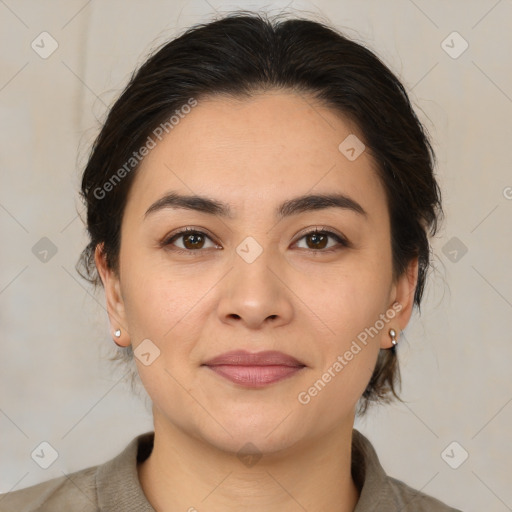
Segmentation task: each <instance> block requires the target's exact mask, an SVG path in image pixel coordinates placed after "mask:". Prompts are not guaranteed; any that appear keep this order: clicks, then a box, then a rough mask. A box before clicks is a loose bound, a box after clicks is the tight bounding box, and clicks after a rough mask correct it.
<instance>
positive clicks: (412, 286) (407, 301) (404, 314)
mask: <svg viewBox="0 0 512 512" xmlns="http://www.w3.org/2000/svg"><path fill="white" fill-rule="evenodd" d="M418 263H419V262H418V258H417V257H416V258H414V259H413V260H411V261H410V262H409V264H408V266H407V269H406V270H405V271H404V272H403V273H402V275H401V276H399V277H398V279H397V281H396V283H395V285H394V286H393V290H394V291H393V295H392V296H391V304H392V305H391V309H393V310H394V312H395V315H394V318H393V320H392V321H390V323H389V325H390V327H389V334H388V336H385V338H386V340H387V341H386V342H384V341H383V342H382V343H383V344H385V346H383V347H382V348H391V347H392V346H394V345H396V342H397V340H398V338H399V336H400V334H401V331H403V330H404V329H405V328H406V326H407V324H408V323H409V320H410V318H411V315H412V311H413V307H414V295H415V292H416V286H417V283H418ZM389 342H391V345H390V344H389Z"/></svg>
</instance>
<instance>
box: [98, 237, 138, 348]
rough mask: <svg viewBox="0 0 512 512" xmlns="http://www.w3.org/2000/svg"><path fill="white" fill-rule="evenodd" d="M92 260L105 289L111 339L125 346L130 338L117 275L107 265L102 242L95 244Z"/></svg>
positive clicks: (128, 343)
mask: <svg viewBox="0 0 512 512" xmlns="http://www.w3.org/2000/svg"><path fill="white" fill-rule="evenodd" d="M94 261H95V264H96V268H97V270H98V274H99V276H100V278H101V281H102V283H103V288H104V289H105V301H106V305H107V313H108V316H109V320H110V330H111V335H112V339H113V340H114V342H115V343H116V345H118V346H120V347H121V346H122V347H127V346H128V345H130V338H129V335H128V330H127V328H126V318H125V309H124V302H123V298H122V294H121V288H120V283H119V277H118V276H117V274H116V273H115V272H114V270H112V269H111V268H109V267H108V265H107V261H106V256H105V253H104V252H103V243H101V244H98V245H97V246H96V249H95V251H94Z"/></svg>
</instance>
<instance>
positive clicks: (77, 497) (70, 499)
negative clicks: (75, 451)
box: [0, 466, 99, 512]
mask: <svg viewBox="0 0 512 512" xmlns="http://www.w3.org/2000/svg"><path fill="white" fill-rule="evenodd" d="M97 469H98V466H94V467H90V468H86V469H82V470H80V471H76V472H75V473H71V474H69V475H65V476H62V477H57V478H53V479H51V480H48V481H46V482H42V483H39V484H36V485H32V486H30V487H26V488H25V489H20V490H18V491H13V492H8V493H6V494H3V495H0V512H50V511H51V512H54V511H55V510H73V512H75V511H76V512H96V511H98V510H99V508H98V503H97V499H96V471H97Z"/></svg>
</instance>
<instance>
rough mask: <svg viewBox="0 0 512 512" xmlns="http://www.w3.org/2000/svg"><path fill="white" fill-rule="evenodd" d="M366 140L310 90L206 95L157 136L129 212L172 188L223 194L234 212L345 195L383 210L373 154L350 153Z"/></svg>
mask: <svg viewBox="0 0 512 512" xmlns="http://www.w3.org/2000/svg"><path fill="white" fill-rule="evenodd" d="M358 135H359V137H358ZM347 137H348V139H347ZM354 137H357V139H355V138H354ZM360 139H362V136H361V134H360V133H358V129H357V127H355V126H354V125H353V124H351V123H349V122H348V121H347V120H345V119H343V118H342V117H341V116H340V115H338V114H336V113H335V112H333V111H332V110H331V109H328V108H327V107H325V106H322V105H321V104H320V103H318V102H316V101H315V100H314V99H313V98H311V97H309V96H306V95H303V94H297V93H292V92H265V93H261V94H257V95H255V96H253V97H251V98H247V99H246V98H244V99H237V98H236V99H235V98H232V97H227V96H216V97H211V98H208V99H203V100H200V101H198V103H197V105H196V106H195V107H193V108H192V109H191V110H190V112H189V113H188V114H186V115H184V116H183V117H182V118H181V119H180V120H179V122H178V123H177V124H175V125H174V126H173V128H172V129H171V130H170V131H169V133H168V134H166V135H165V136H164V137H163V138H162V140H161V141H157V140H156V142H157V144H156V147H154V149H152V150H150V152H149V154H148V155H147V156H146V157H145V158H144V160H143V161H142V163H141V165H140V167H139V169H138V170H137V171H136V176H135V178H134V181H133V183H132V186H131V190H130V197H129V201H128V204H127V209H128V208H130V209H136V210H137V212H138V214H143V211H142V210H143V209H144V212H145V211H146V210H145V209H146V208H148V207H149V205H150V204H151V203H152V202H154V201H155V200H157V199H159V198H160V197H161V196H162V195H164V194H165V193H166V191H168V190H177V191H181V192H182V193H186V194H192V193H194V194H204V195H208V196H211V197H218V198H222V199H223V201H225V202H228V203H229V204H231V205H233V210H234V211H235V212H236V211H239V210H242V209H245V208H247V207H250V206H251V205H252V206H254V207H255V208H257V207H259V208H260V209H261V208H262V206H263V204H265V203H269V202H271V203H272V204H274V203H277V202H282V201H283V200H285V199H286V198H289V197H291V196H296V195H302V194H306V193H313V192H319V193H329V192H341V193H344V194H346V195H351V196H353V197H354V198H357V201H358V202H360V203H361V204H362V206H363V207H364V208H365V210H366V211H368V213H369V214H370V215H371V214H372V211H374V212H375V213H379V209H380V210H382V208H385V196H384V190H383V188H382V184H381V182H380V180H379V179H378V176H377V173H376V171H375V164H374V161H373V159H372V158H371V156H370V155H369V154H368V151H363V152H362V153H361V154H360V155H359V156H358V157H357V158H356V159H353V158H352V159H349V158H347V154H346V153H344V152H343V151H344V150H345V149H346V148H345V146H346V145H347V144H343V142H344V141H346V140H348V141H349V142H351V144H349V145H352V146H353V145H354V144H353V142H354V141H355V142H356V144H357V140H360ZM340 144H341V149H340ZM360 149H361V148H360V147H356V150H357V151H359V150H360ZM350 155H351V153H349V156H350ZM380 213H382V211H380Z"/></svg>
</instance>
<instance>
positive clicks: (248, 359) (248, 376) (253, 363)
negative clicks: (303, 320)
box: [202, 350, 306, 388]
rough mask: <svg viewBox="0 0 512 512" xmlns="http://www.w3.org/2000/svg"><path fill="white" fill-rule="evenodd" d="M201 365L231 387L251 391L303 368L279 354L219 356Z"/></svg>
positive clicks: (302, 365) (295, 361)
mask: <svg viewBox="0 0 512 512" xmlns="http://www.w3.org/2000/svg"><path fill="white" fill-rule="evenodd" d="M202 366H206V367H207V368H210V369H211V370H212V371H214V372H215V373H216V374H217V375H219V376H221V377H223V378H225V379H227V380H230V381H231V382H233V383H235V384H238V385H240V386H244V387H251V388H261V387H264V386H267V385H269V384H273V383H275V382H278V381H281V380H283V379H286V378H289V377H292V376H293V375H296V374H297V373H298V372H300V370H302V369H303V368H305V367H306V365H305V364H304V363H302V362H301V361H298V360H297V359H295V358H294V357H292V356H289V355H288V354H284V353H282V352H276V351H265V352H257V353H250V352H246V351H243V350H237V351H233V352H227V353H225V354H221V355H220V356H217V357H214V358H213V359H210V360H209V361H207V362H206V363H203V365H202Z"/></svg>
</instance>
